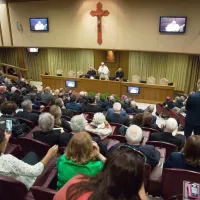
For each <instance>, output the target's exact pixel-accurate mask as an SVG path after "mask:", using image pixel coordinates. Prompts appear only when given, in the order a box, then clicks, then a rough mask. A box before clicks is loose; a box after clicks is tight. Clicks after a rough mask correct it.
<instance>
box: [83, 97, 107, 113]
mask: <svg viewBox="0 0 200 200" xmlns="http://www.w3.org/2000/svg"><path fill="white" fill-rule="evenodd" d="M84 112H92V113H97V112H103V109H102V107H101V106H100V105H98V104H97V103H96V100H95V97H93V96H91V97H89V104H87V105H86V106H85V108H84Z"/></svg>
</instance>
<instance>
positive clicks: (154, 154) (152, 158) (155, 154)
mask: <svg viewBox="0 0 200 200" xmlns="http://www.w3.org/2000/svg"><path fill="white" fill-rule="evenodd" d="M121 145H127V146H130V147H132V148H134V149H136V150H138V151H141V152H142V153H143V154H144V155H145V156H146V158H147V164H149V165H151V166H152V167H154V166H156V165H157V164H158V162H159V160H160V152H159V151H157V150H156V149H155V147H154V146H152V145H130V144H122V143H119V144H116V145H115V146H113V147H111V149H110V150H109V152H108V153H109V154H110V153H112V152H113V151H115V150H116V149H117V148H119V146H121Z"/></svg>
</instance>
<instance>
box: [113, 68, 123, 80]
mask: <svg viewBox="0 0 200 200" xmlns="http://www.w3.org/2000/svg"><path fill="white" fill-rule="evenodd" d="M115 78H116V80H117V81H119V80H123V78H124V72H123V71H122V68H119V69H118V70H117V71H116V74H115Z"/></svg>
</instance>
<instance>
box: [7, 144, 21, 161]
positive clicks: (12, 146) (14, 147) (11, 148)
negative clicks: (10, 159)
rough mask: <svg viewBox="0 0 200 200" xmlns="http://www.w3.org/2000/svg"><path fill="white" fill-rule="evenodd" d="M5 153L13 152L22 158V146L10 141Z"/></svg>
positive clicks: (12, 153)
mask: <svg viewBox="0 0 200 200" xmlns="http://www.w3.org/2000/svg"><path fill="white" fill-rule="evenodd" d="M5 154H11V155H13V156H15V157H17V158H20V157H21V156H22V152H21V150H20V146H19V145H16V144H12V143H8V145H7V147H6V150H5Z"/></svg>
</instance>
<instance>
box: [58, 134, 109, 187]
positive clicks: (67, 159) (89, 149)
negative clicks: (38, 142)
mask: <svg viewBox="0 0 200 200" xmlns="http://www.w3.org/2000/svg"><path fill="white" fill-rule="evenodd" d="M104 161H105V157H104V156H103V155H101V154H100V153H99V147H98V145H97V144H96V143H95V142H93V141H92V138H91V136H90V135H89V134H88V133H86V132H80V133H76V134H74V135H73V137H72V139H71V140H70V142H69V144H68V146H67V148H66V150H65V154H63V155H62V156H60V158H59V159H58V162H57V168H58V183H57V187H58V189H60V188H61V187H62V186H63V185H65V183H66V182H67V181H69V180H70V179H71V178H72V177H74V176H76V175H78V174H85V175H88V176H94V175H96V174H97V173H98V172H99V171H101V170H102V168H103V162H104Z"/></svg>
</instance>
